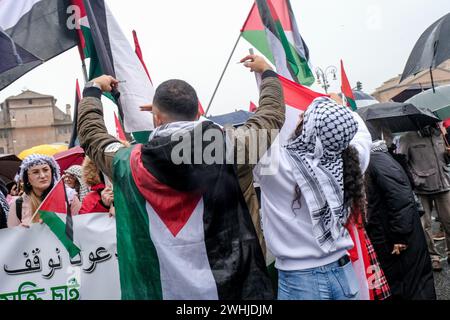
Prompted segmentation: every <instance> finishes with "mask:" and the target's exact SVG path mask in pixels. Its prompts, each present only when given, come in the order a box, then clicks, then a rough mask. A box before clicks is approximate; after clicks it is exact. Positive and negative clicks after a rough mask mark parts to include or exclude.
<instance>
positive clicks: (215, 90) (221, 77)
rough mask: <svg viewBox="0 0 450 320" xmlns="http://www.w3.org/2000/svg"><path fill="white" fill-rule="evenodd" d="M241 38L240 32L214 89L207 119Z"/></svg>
mask: <svg viewBox="0 0 450 320" xmlns="http://www.w3.org/2000/svg"><path fill="white" fill-rule="evenodd" d="M241 37H242V33H241V32H240V33H239V37H238V38H237V40H236V43H235V44H234V47H233V50H232V51H231V54H230V56H229V57H228V61H227V64H226V65H225V68H224V69H223V71H222V75H221V76H220V78H219V82H218V83H217V86H216V88H215V89H214V93H213V94H212V97H211V100H210V101H209V103H208V108H206V111H205V117H206V116H207V115H208V111H209V109H210V108H211V104H212V102H213V100H214V97H215V96H216V93H217V89H219V86H220V83H221V82H222V79H223V76H224V75H225V71H226V70H227V68H228V65H229V64H230V61H231V58H232V57H233V54H234V51H235V50H236V47H237V45H238V43H239V40H241Z"/></svg>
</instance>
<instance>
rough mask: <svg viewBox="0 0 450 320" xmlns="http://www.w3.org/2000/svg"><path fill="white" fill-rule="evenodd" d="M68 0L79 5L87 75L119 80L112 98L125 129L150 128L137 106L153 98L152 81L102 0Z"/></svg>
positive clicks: (131, 130) (145, 129)
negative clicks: (117, 93) (87, 63)
mask: <svg viewBox="0 0 450 320" xmlns="http://www.w3.org/2000/svg"><path fill="white" fill-rule="evenodd" d="M72 2H73V3H74V4H75V5H77V6H79V7H80V13H81V16H80V20H79V21H80V23H79V24H80V26H81V32H80V33H79V45H80V51H81V52H83V54H84V55H85V57H89V58H90V67H89V79H93V78H95V77H97V76H100V75H102V74H109V75H111V76H113V77H115V78H116V79H118V80H120V81H122V82H121V83H120V85H119V92H120V96H119V95H113V96H114V99H113V100H114V101H115V102H116V103H117V104H118V106H119V112H120V111H122V112H123V119H122V120H123V122H124V129H125V131H126V132H136V131H149V130H152V129H153V119H152V117H151V116H149V115H148V114H146V113H143V112H141V111H140V109H139V106H142V105H145V104H149V103H151V102H152V101H153V95H154V88H153V85H152V83H151V81H150V78H149V76H148V75H147V73H146V70H145V68H144V66H143V65H142V63H141V61H140V60H139V57H138V56H137V55H136V53H135V52H134V50H133V48H132V46H131V45H130V43H129V42H128V40H127V38H126V37H125V35H124V33H123V32H122V30H121V28H120V26H119V24H118V23H117V21H116V19H115V18H114V16H113V15H112V13H111V11H110V10H109V8H108V6H107V5H106V3H105V1H104V0H95V1H92V0H91V1H83V0H72ZM110 98H111V97H110ZM121 117H122V114H121Z"/></svg>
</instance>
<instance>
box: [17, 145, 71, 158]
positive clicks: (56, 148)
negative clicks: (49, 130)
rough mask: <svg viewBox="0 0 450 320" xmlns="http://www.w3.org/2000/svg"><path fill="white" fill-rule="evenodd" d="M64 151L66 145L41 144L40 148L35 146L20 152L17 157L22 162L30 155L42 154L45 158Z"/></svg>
mask: <svg viewBox="0 0 450 320" xmlns="http://www.w3.org/2000/svg"><path fill="white" fill-rule="evenodd" d="M65 150H67V145H65V144H42V145H40V146H35V147H32V148H30V149H26V150H24V151H22V152H21V153H19V155H18V157H19V158H20V159H22V160H23V159H25V158H26V157H28V156H29V155H30V154H43V155H47V156H53V155H55V154H56V153H58V152H62V151H65Z"/></svg>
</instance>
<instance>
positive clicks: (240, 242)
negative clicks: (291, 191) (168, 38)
mask: <svg viewBox="0 0 450 320" xmlns="http://www.w3.org/2000/svg"><path fill="white" fill-rule="evenodd" d="M199 125H200V126H201V128H200V130H201V132H202V133H204V132H206V130H220V133H219V134H221V133H222V131H221V129H220V128H219V127H218V126H216V125H215V124H213V123H212V122H210V121H205V122H202V123H201V124H199ZM209 132H211V131H209ZM183 138H186V139H188V140H189V141H190V142H191V144H190V146H191V147H192V148H193V147H194V131H193V130H191V131H188V132H187V133H185V136H184V137H183ZM210 144H211V142H203V145H200V147H202V148H201V150H202V151H204V150H206V148H207V147H208V146H209V145H210ZM177 145H178V141H172V140H171V136H166V137H156V138H154V139H152V140H151V141H150V142H149V143H148V144H146V145H137V146H134V147H133V148H127V149H121V150H119V151H118V152H117V154H116V157H115V158H114V162H113V168H114V173H113V176H114V179H113V180H114V182H115V184H114V203H115V206H116V212H118V213H120V214H117V216H116V219H117V224H116V225H117V251H118V255H119V257H120V258H119V272H120V283H121V291H122V299H169V300H171V299H190V300H211V299H212V300H217V299H220V300H230V299H233V300H242V299H251V300H254V299H256V300H259V299H271V298H273V293H272V287H271V283H270V278H269V275H268V273H267V269H266V265H265V261H264V257H263V254H262V251H261V247H260V245H259V241H258V237H257V235H256V231H255V229H254V226H253V223H252V220H251V217H250V214H249V212H248V209H247V205H246V203H245V199H244V197H243V195H242V191H241V189H240V186H239V183H238V180H237V177H236V173H235V171H234V168H233V166H232V165H220V164H217V165H216V164H212V165H208V164H205V163H203V164H198V165H188V164H174V163H173V162H172V160H171V153H172V151H175V150H174V148H176V146H177ZM209 147H211V146H209ZM189 151H193V149H191V150H189ZM191 154H192V158H191V160H194V159H193V158H194V157H195V156H194V152H192V153H191ZM224 157H225V155H224ZM223 160H225V159H223Z"/></svg>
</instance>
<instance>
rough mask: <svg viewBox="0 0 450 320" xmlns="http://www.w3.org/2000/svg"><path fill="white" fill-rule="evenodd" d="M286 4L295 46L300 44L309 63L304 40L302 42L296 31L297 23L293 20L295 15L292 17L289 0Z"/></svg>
mask: <svg viewBox="0 0 450 320" xmlns="http://www.w3.org/2000/svg"><path fill="white" fill-rule="evenodd" d="M286 3H287V6H288V10H289V18H290V19H291V23H292V29H293V30H292V31H293V32H292V34H293V35H294V39H295V42H296V45H297V43H300V44H301V45H302V46H303V50H304V52H305V58H306V61H309V49H308V46H307V45H306V42H305V40H303V37H302V36H301V34H300V32H299V30H298V26H297V21H296V20H295V15H294V11H293V10H292V6H291V2H290V1H289V0H286Z"/></svg>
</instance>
